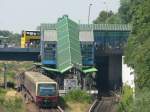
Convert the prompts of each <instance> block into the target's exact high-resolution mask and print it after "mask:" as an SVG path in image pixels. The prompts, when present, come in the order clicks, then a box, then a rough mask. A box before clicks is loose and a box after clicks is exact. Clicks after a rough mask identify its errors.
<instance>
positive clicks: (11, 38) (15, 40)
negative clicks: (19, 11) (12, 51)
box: [0, 30, 20, 46]
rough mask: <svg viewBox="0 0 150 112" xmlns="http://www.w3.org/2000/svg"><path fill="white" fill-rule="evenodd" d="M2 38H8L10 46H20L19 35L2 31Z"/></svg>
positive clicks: (0, 34)
mask: <svg viewBox="0 0 150 112" xmlns="http://www.w3.org/2000/svg"><path fill="white" fill-rule="evenodd" d="M0 36H4V37H8V40H7V43H8V44H15V46H20V35H19V34H17V33H12V32H10V31H7V30H4V31H0Z"/></svg>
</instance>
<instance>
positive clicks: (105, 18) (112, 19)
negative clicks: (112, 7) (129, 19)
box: [93, 11, 121, 24]
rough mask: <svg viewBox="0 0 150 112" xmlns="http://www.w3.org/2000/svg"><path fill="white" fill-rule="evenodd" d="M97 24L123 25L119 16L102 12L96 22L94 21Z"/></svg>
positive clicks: (110, 12)
mask: <svg viewBox="0 0 150 112" xmlns="http://www.w3.org/2000/svg"><path fill="white" fill-rule="evenodd" d="M93 22H94V23H95V24H100V23H105V24H107V23H110V24H113V23H121V19H120V17H119V15H118V14H114V13H113V12H112V11H109V12H107V11H102V12H100V14H99V16H98V17H97V19H96V20H94V21H93Z"/></svg>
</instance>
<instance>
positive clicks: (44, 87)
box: [38, 84, 56, 96]
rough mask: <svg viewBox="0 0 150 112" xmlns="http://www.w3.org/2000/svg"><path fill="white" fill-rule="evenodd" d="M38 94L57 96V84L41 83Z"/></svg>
mask: <svg viewBox="0 0 150 112" xmlns="http://www.w3.org/2000/svg"><path fill="white" fill-rule="evenodd" d="M38 95H39V96H55V95H56V84H39V85H38Z"/></svg>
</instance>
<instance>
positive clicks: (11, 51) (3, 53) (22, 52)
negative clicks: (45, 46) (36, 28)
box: [0, 48, 40, 61]
mask: <svg viewBox="0 0 150 112" xmlns="http://www.w3.org/2000/svg"><path fill="white" fill-rule="evenodd" d="M39 55H40V49H39V48H0V60H4V61H38V59H39Z"/></svg>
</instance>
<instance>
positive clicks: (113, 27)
mask: <svg viewBox="0 0 150 112" xmlns="http://www.w3.org/2000/svg"><path fill="white" fill-rule="evenodd" d="M79 28H80V31H88V30H102V31H131V30H132V26H131V25H129V24H89V25H88V24H80V25H79ZM41 29H44V30H56V24H48V23H47V24H41Z"/></svg>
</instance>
